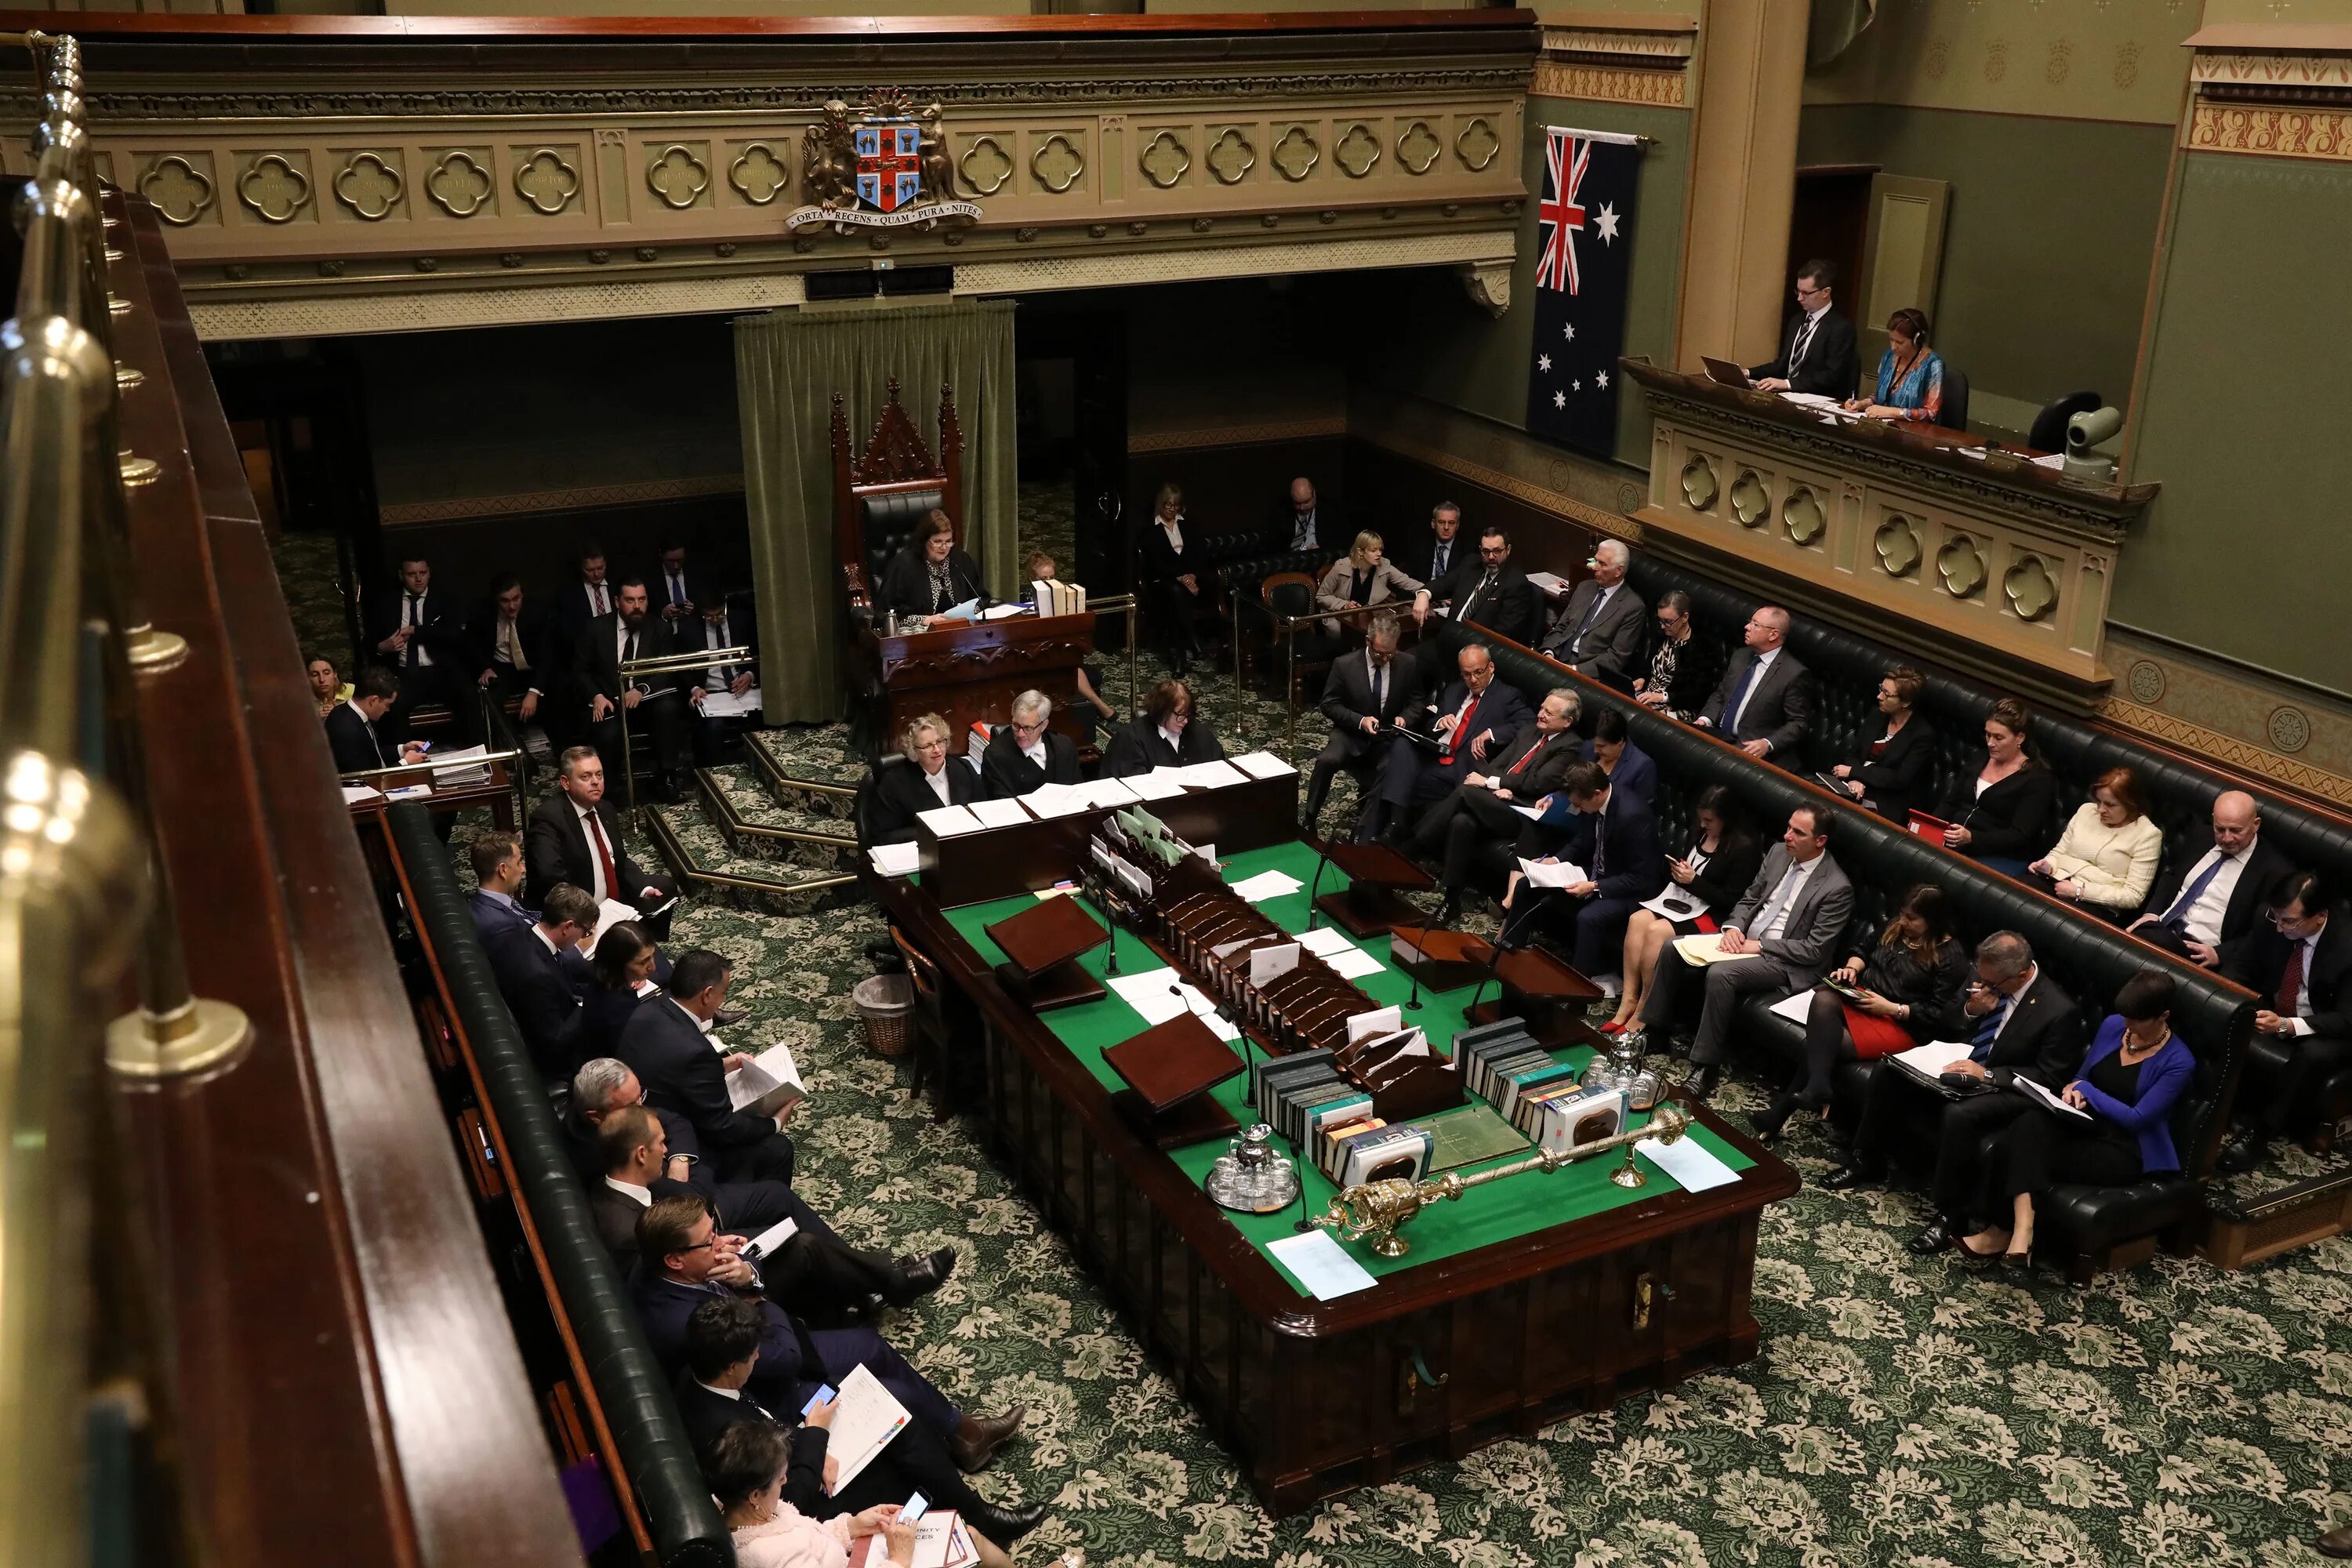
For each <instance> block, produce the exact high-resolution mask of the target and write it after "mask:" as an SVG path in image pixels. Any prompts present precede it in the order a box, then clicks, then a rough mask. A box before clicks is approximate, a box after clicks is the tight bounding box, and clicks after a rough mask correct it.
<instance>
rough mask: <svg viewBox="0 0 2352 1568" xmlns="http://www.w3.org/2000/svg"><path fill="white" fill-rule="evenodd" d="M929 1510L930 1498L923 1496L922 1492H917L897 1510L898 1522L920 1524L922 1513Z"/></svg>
mask: <svg viewBox="0 0 2352 1568" xmlns="http://www.w3.org/2000/svg"><path fill="white" fill-rule="evenodd" d="M930 1511H931V1500H930V1499H929V1498H927V1497H925V1496H924V1495H923V1494H922V1493H920V1492H917V1493H916V1494H915V1495H914V1496H913V1497H910V1498H908V1500H907V1506H906V1507H904V1508H902V1509H900V1510H898V1522H899V1523H900V1524H920V1523H921V1522H922V1521H923V1515H925V1514H927V1513H929V1512H930Z"/></svg>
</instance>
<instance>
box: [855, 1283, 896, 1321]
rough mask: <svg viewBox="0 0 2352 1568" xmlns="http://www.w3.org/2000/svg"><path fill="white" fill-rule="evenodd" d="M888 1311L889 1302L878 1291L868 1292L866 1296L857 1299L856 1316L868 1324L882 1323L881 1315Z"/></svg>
mask: <svg viewBox="0 0 2352 1568" xmlns="http://www.w3.org/2000/svg"><path fill="white" fill-rule="evenodd" d="M888 1310H890V1302H889V1300H888V1298H887V1297H885V1296H884V1295H883V1294H882V1293H881V1292H880V1291H879V1290H872V1291H868V1292H867V1293H866V1295H864V1296H863V1297H861V1298H859V1299H858V1302H857V1315H858V1316H859V1317H860V1318H863V1319H865V1320H866V1322H868V1323H878V1322H880V1321H882V1314H883V1313H885V1312H887V1311H888Z"/></svg>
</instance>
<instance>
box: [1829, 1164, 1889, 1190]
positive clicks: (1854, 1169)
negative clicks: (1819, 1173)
mask: <svg viewBox="0 0 2352 1568" xmlns="http://www.w3.org/2000/svg"><path fill="white" fill-rule="evenodd" d="M1880 1179H1881V1178H1880V1175H1879V1173H1877V1172H1875V1171H1872V1170H1867V1169H1865V1168H1864V1167H1863V1166H1861V1165H1840V1166H1839V1167H1838V1168H1837V1169H1836V1170H1834V1171H1832V1172H1831V1173H1829V1174H1828V1175H1826V1176H1823V1177H1822V1186H1824V1187H1826V1188H1828V1189H1829V1190H1830V1191H1831V1192H1833V1193H1850V1192H1852V1191H1853V1190H1854V1188H1856V1187H1874V1186H1876V1185H1877V1184H1878V1183H1879V1181H1880Z"/></svg>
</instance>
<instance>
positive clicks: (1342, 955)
mask: <svg viewBox="0 0 2352 1568" xmlns="http://www.w3.org/2000/svg"><path fill="white" fill-rule="evenodd" d="M1323 962H1324V963H1328V964H1329V965H1330V966H1331V973H1334V974H1336V975H1338V976H1339V978H1340V979H1342V980H1361V979H1362V978H1363V977H1364V976H1365V975H1367V974H1378V973H1380V972H1381V961H1380V960H1379V959H1377V958H1374V957H1373V956H1372V955H1371V954H1370V953H1369V952H1365V951H1364V950H1363V949H1362V948H1360V947H1349V949H1348V951H1347V952H1335V953H1331V954H1329V955H1328V956H1327V957H1326V958H1325V959H1324V960H1323Z"/></svg>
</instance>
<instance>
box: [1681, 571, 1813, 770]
mask: <svg viewBox="0 0 2352 1568" xmlns="http://www.w3.org/2000/svg"><path fill="white" fill-rule="evenodd" d="M1746 637H1747V642H1748V646H1747V647H1743V648H1741V649H1740V650H1739V651H1738V653H1736V654H1733V655H1732V656H1731V664H1730V666H1729V667H1728V668H1726V669H1725V670H1724V672H1723V684H1722V685H1720V686H1718V687H1717V688H1716V689H1715V695H1714V696H1712V697H1710V698H1708V699H1707V700H1706V707H1705V708H1702V709H1700V710H1699V715H1698V718H1697V720H1696V723H1697V724H1698V726H1699V728H1701V729H1703V730H1713V731H1715V732H1716V733H1717V734H1718V735H1721V736H1722V737H1723V738H1724V739H1725V740H1727V741H1730V742H1733V743H1734V744H1736V745H1738V748H1739V749H1740V750H1741V751H1743V752H1747V753H1748V755H1749V756H1751V757H1769V758H1771V759H1772V760H1773V761H1774V762H1776V763H1780V765H1781V766H1782V767H1787V768H1794V767H1796V766H1797V765H1798V762H1799V753H1800V749H1801V747H1802V745H1803V743H1804V740H1805V736H1806V734H1807V733H1808V732H1809V731H1811V729H1812V723H1813V685H1812V677H1811V674H1810V673H1809V672H1808V671H1807V670H1806V668H1805V667H1804V666H1803V665H1801V664H1799V663H1798V662H1797V656H1796V655H1794V654H1792V653H1790V651H1789V650H1788V647H1787V646H1786V645H1787V643H1788V640H1789V612H1788V611H1786V610H1784V609H1782V608H1780V606H1779V605H1759V607H1758V608H1757V611H1756V613H1755V614H1754V615H1752V616H1748V628H1747V633H1746Z"/></svg>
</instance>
